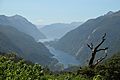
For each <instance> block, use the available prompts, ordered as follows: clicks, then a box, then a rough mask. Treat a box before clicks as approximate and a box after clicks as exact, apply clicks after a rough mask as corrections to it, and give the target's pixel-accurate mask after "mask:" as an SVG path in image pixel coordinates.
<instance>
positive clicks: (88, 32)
mask: <svg viewBox="0 0 120 80" xmlns="http://www.w3.org/2000/svg"><path fill="white" fill-rule="evenodd" d="M119 30H120V11H118V12H115V13H113V12H109V13H108V14H105V15H103V16H100V17H98V18H95V19H90V20H88V21H86V22H85V23H84V24H82V25H81V26H79V27H78V28H76V29H74V30H72V31H70V32H68V33H67V34H66V35H65V36H64V37H62V38H61V39H60V40H59V41H58V42H57V43H56V44H55V45H54V47H55V48H56V49H60V50H62V51H65V52H68V53H71V54H72V55H75V56H76V57H77V58H78V59H79V60H80V61H81V62H82V63H83V64H84V63H85V62H86V61H87V59H88V58H89V57H90V56H91V54H90V50H89V48H88V47H87V43H91V42H92V43H93V44H94V45H97V44H98V43H99V42H100V41H101V37H102V35H103V34H104V33H107V36H106V38H107V40H106V41H105V43H104V45H103V46H102V47H106V46H108V47H109V50H108V53H109V56H111V55H112V54H111V53H116V52H118V51H119V49H120V46H119V43H120V31H119ZM101 55H104V54H101ZM82 63H81V64H82Z"/></svg>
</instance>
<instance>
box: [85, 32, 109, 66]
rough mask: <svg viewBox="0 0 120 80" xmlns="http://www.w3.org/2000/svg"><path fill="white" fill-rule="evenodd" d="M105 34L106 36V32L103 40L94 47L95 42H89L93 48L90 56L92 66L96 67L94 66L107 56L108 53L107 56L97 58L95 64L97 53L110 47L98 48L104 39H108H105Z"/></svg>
mask: <svg viewBox="0 0 120 80" xmlns="http://www.w3.org/2000/svg"><path fill="white" fill-rule="evenodd" d="M105 36H106V33H105V34H104V35H103V37H102V41H101V42H100V43H99V44H98V45H97V46H96V47H94V46H93V44H92V43H91V44H87V46H88V47H89V48H90V49H91V51H92V56H91V58H90V61H89V67H90V68H94V66H96V65H97V64H98V63H100V62H101V61H102V60H103V59H105V58H106V57H107V54H106V56H105V57H101V58H100V59H98V60H97V62H96V63H95V64H94V59H95V57H96V53H97V52H99V51H105V50H107V49H108V47H106V48H101V49H98V48H99V47H100V46H101V45H102V44H103V43H104V41H105V40H106V39H105Z"/></svg>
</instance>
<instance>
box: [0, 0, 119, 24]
mask: <svg viewBox="0 0 120 80" xmlns="http://www.w3.org/2000/svg"><path fill="white" fill-rule="evenodd" d="M118 10H120V0H0V15H7V16H13V15H15V14H18V15H21V16H23V17H25V18H27V19H28V20H29V21H31V22H32V23H34V24H36V25H46V24H51V23H71V22H84V21H86V20H88V19H90V18H95V17H98V16H100V15H103V14H105V13H107V12H108V11H118Z"/></svg>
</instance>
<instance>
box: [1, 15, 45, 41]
mask: <svg viewBox="0 0 120 80" xmlns="http://www.w3.org/2000/svg"><path fill="white" fill-rule="evenodd" d="M0 24H1V25H10V26H13V27H15V28H16V29H18V30H19V31H21V32H24V33H26V34H28V35H30V36H32V37H33V38H35V40H39V39H44V38H46V37H45V36H44V35H43V34H42V33H41V32H40V31H39V30H38V29H37V27H36V26H35V25H34V24H32V23H31V22H29V21H28V20H27V19H25V18H24V17H22V16H20V15H15V16H11V17H7V16H5V15H0Z"/></svg>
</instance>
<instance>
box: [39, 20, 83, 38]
mask: <svg viewBox="0 0 120 80" xmlns="http://www.w3.org/2000/svg"><path fill="white" fill-rule="evenodd" d="M81 24H82V22H72V23H70V24H67V23H54V24H51V25H45V26H44V27H42V28H39V30H40V32H42V33H43V34H45V36H46V37H47V38H48V39H59V38H61V37H62V36H64V35H65V34H66V33H67V32H69V31H70V30H73V29H75V28H77V27H78V26H80V25H81ZM40 27H41V26H40Z"/></svg>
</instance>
